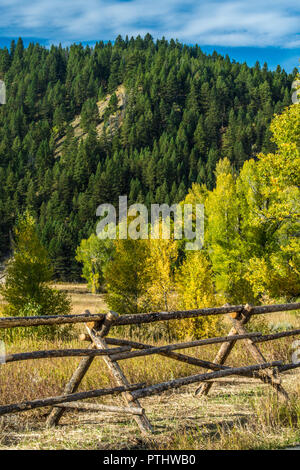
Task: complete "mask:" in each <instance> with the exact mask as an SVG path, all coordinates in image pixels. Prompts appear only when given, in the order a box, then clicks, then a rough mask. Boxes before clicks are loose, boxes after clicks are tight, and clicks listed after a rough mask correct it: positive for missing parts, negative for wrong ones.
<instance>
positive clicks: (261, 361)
mask: <svg viewBox="0 0 300 470" xmlns="http://www.w3.org/2000/svg"><path fill="white" fill-rule="evenodd" d="M290 310H300V303H293V304H281V305H265V306H249V305H237V306H229V305H226V306H223V307H218V308H205V309H195V310H185V311H172V312H157V313H141V314H135V315H118V314H116V313H115V312H109V313H107V314H99V315H92V314H91V313H90V312H89V311H88V310H86V311H85V312H84V313H83V314H81V315H61V316H47V317H10V318H0V328H15V327H29V326H30V327H32V326H38V325H59V324H67V323H84V324H85V328H86V332H87V333H86V334H83V335H81V338H80V339H81V340H87V341H89V342H90V345H89V347H88V348H87V349H61V350H47V351H34V352H23V353H19V354H8V355H6V357H5V363H11V362H16V361H26V360H32V359H43V358H54V357H70V356H83V357H82V359H81V361H80V362H79V365H78V367H77V368H76V370H75V371H74V373H73V375H72V377H71V379H70V381H69V382H68V383H67V384H66V386H65V388H64V390H63V392H62V394H61V395H60V396H55V397H49V398H41V399H36V400H32V401H26V402H23V403H13V404H9V405H0V416H2V415H5V414H8V413H17V412H23V411H27V410H32V409H34V408H41V407H51V411H50V413H49V415H48V417H47V421H46V424H47V426H55V425H57V424H58V422H59V420H60V418H61V416H62V415H63V413H64V412H65V411H66V410H68V409H78V410H86V411H90V410H93V411H109V412H117V413H126V414H130V415H132V417H133V418H134V419H135V420H136V422H137V424H138V426H139V428H140V430H141V432H142V433H146V434H147V433H150V432H152V431H153V429H152V426H151V423H150V422H149V419H148V418H147V415H146V413H145V410H144V409H143V408H142V406H141V404H140V401H139V400H140V399H142V398H144V397H148V396H151V395H156V394H159V393H161V392H163V391H166V390H169V389H175V388H179V387H181V386H183V385H188V384H198V388H197V389H196V392H195V393H196V394H200V395H207V394H208V393H209V391H210V389H211V387H212V386H213V383H214V381H217V380H218V379H219V378H222V377H228V376H233V375H238V376H243V377H245V376H246V377H251V378H255V379H259V380H261V381H262V382H264V383H266V384H269V385H270V386H272V387H273V388H274V389H275V390H276V391H277V393H278V394H280V395H281V396H282V397H283V398H284V399H286V400H288V399H289V396H288V393H287V392H286V390H285V389H284V387H283V385H282V383H281V376H280V373H283V372H285V371H288V370H291V369H295V368H297V367H300V364H294V363H289V364H283V363H282V361H273V362H267V360H266V359H265V357H264V355H263V354H262V352H261V351H260V349H259V347H258V344H259V343H262V342H266V341H274V340H277V339H279V338H284V337H289V336H297V335H300V329H298V330H297V329H294V330H290V331H285V332H280V333H275V334H269V335H262V334H261V333H259V332H258V333H249V332H247V330H246V324H247V323H248V321H249V320H250V318H251V317H252V316H253V315H261V314H269V313H273V312H282V311H290ZM209 315H229V318H230V320H231V322H232V328H231V330H230V331H229V333H228V335H227V336H225V337H215V338H208V339H202V340H198V341H189V342H184V343H177V344H169V345H166V346H159V347H156V346H153V345H149V344H144V343H140V342H135V341H129V340H125V339H119V338H118V339H117V338H111V337H108V333H109V331H110V330H111V329H112V328H113V327H114V326H119V325H140V324H142V323H152V322H158V321H168V320H175V319H177V320H181V319H185V318H196V317H203V316H209ZM91 322H93V323H92V325H93V328H91V326H90V325H91ZM237 341H244V342H245V347H246V348H247V350H248V352H249V354H250V355H251V356H252V357H253V359H254V361H255V363H254V364H253V365H250V366H241V367H230V366H228V365H225V362H226V360H227V359H228V357H229V355H230V353H231V351H232V349H233V348H234V346H235V344H236V343H237ZM216 343H220V344H221V347H220V349H219V352H218V353H217V355H216V357H215V358H214V360H213V361H212V362H210V361H206V360H202V359H199V358H197V357H193V356H190V355H186V354H182V353H178V352H176V351H177V350H183V349H187V348H194V347H200V346H203V345H208V344H216ZM152 354H159V355H162V356H165V357H168V358H172V359H174V360H176V361H180V362H185V363H188V364H191V365H194V366H196V367H198V368H202V369H203V368H204V369H207V370H209V371H210V372H206V373H203V372H202V373H196V374H195V375H190V376H187V377H181V378H178V379H174V380H169V381H167V382H162V383H158V384H154V385H148V386H147V385H146V384H145V383H137V384H130V383H129V381H128V380H127V378H126V376H125V375H124V372H123V371H122V369H121V367H120V365H119V362H120V361H122V360H125V359H130V358H133V357H141V356H148V355H152ZM96 356H102V357H103V359H104V362H105V363H106V366H107V367H108V369H109V371H110V373H111V375H112V378H113V379H114V381H115V384H116V386H115V387H113V388H101V389H96V390H89V391H85V392H78V391H77V390H78V387H79V385H80V383H81V381H82V379H83V377H84V376H85V374H86V373H87V371H88V369H89V367H90V365H91V364H92V362H93V361H94V359H95V358H96ZM0 367H1V368H3V367H4V368H5V364H2V366H0ZM4 371H5V369H2V372H4ZM199 384H200V386H199ZM116 394H121V395H122V397H123V399H124V401H125V406H124V407H120V406H114V405H112V406H110V405H104V404H96V403H86V402H84V401H82V400H85V399H88V398H96V397H101V396H106V395H113V396H114V395H116Z"/></svg>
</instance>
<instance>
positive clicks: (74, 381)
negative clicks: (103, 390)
mask: <svg viewBox="0 0 300 470" xmlns="http://www.w3.org/2000/svg"><path fill="white" fill-rule="evenodd" d="M85 316H86V317H88V318H89V317H90V315H89V314H88V313H87V314H86V315H85ZM115 317H116V315H115V314H114V313H112V312H108V313H107V315H106V325H108V324H110V325H112V323H113V321H114V320H115ZM102 321H104V318H103V317H102ZM89 348H91V349H96V348H95V345H94V344H91V345H90V346H89ZM94 357H95V356H91V357H84V358H83V359H82V360H81V362H80V364H79V365H78V367H77V369H76V370H75V372H74V374H73V375H72V377H71V379H70V381H69V382H68V383H67V385H66V386H65V390H64V394H65V395H68V394H70V393H74V392H76V390H77V389H78V387H79V385H80V383H81V381H82V379H83V377H84V376H85V374H86V373H87V371H88V370H89V368H90V365H91V364H92V362H93V360H94ZM63 413H64V408H60V409H59V408H53V410H52V411H51V413H50V414H49V416H48V418H47V421H46V426H48V427H51V426H55V425H57V424H58V422H59V420H60V418H61V417H62V415H63Z"/></svg>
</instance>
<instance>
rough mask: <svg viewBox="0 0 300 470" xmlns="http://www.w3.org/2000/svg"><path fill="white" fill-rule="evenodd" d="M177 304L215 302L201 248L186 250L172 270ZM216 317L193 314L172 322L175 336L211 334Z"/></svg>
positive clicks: (190, 306) (202, 305)
mask: <svg viewBox="0 0 300 470" xmlns="http://www.w3.org/2000/svg"><path fill="white" fill-rule="evenodd" d="M176 290H177V293H178V302H179V307H180V308H182V309H184V310H188V309H195V308H205V307H213V306H215V305H216V296H215V293H214V283H213V275H212V270H211V266H210V264H209V262H208V260H207V258H206V256H205V254H204V253H203V252H202V251H194V252H190V253H189V254H188V255H187V257H186V259H185V261H184V262H183V264H182V265H181V267H180V268H179V269H178V271H177V273H176ZM219 326H220V323H219V317H217V316H208V317H197V318H189V319H185V320H178V321H176V322H174V330H175V332H176V335H177V337H178V338H179V339H185V338H192V339H199V338H204V337H209V336H215V335H216V334H217V332H218V329H219Z"/></svg>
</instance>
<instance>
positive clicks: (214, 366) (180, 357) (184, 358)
mask: <svg viewBox="0 0 300 470" xmlns="http://www.w3.org/2000/svg"><path fill="white" fill-rule="evenodd" d="M89 339H90V338H89ZM105 341H106V343H107V344H111V345H115V346H122V345H128V346H131V347H132V348H134V349H151V348H154V347H155V346H152V345H149V344H144V343H138V342H136V341H130V340H126V339H120V338H105ZM225 344H227V343H225ZM158 354H159V355H160V356H165V357H169V358H171V359H175V360H176V361H179V362H185V363H186V364H190V365H193V366H197V367H202V368H204V369H211V370H215V371H217V370H227V369H230V366H225V365H222V364H218V363H214V362H210V361H204V360H203V359H198V358H197V357H192V356H188V355H186V354H180V353H175V352H160V353H158ZM240 375H241V376H242V377H250V378H259V374H258V372H256V371H254V372H251V371H250V372H243V373H241V374H240Z"/></svg>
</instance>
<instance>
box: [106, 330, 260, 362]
mask: <svg viewBox="0 0 300 470" xmlns="http://www.w3.org/2000/svg"><path fill="white" fill-rule="evenodd" d="M258 336H261V333H245V334H243V335H235V336H223V337H216V338H208V339H199V340H197V341H188V342H186V343H177V344H168V345H166V346H158V347H152V348H149V349H147V350H144V351H131V352H125V353H120V354H119V353H116V354H114V355H112V356H111V359H112V360H113V361H120V360H122V359H129V358H134V357H140V356H149V355H152V354H159V353H161V352H170V351H175V350H176V349H188V348H194V347H198V346H206V345H208V344H217V343H225V342H229V343H230V342H232V341H239V340H242V339H247V338H253V337H258Z"/></svg>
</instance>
